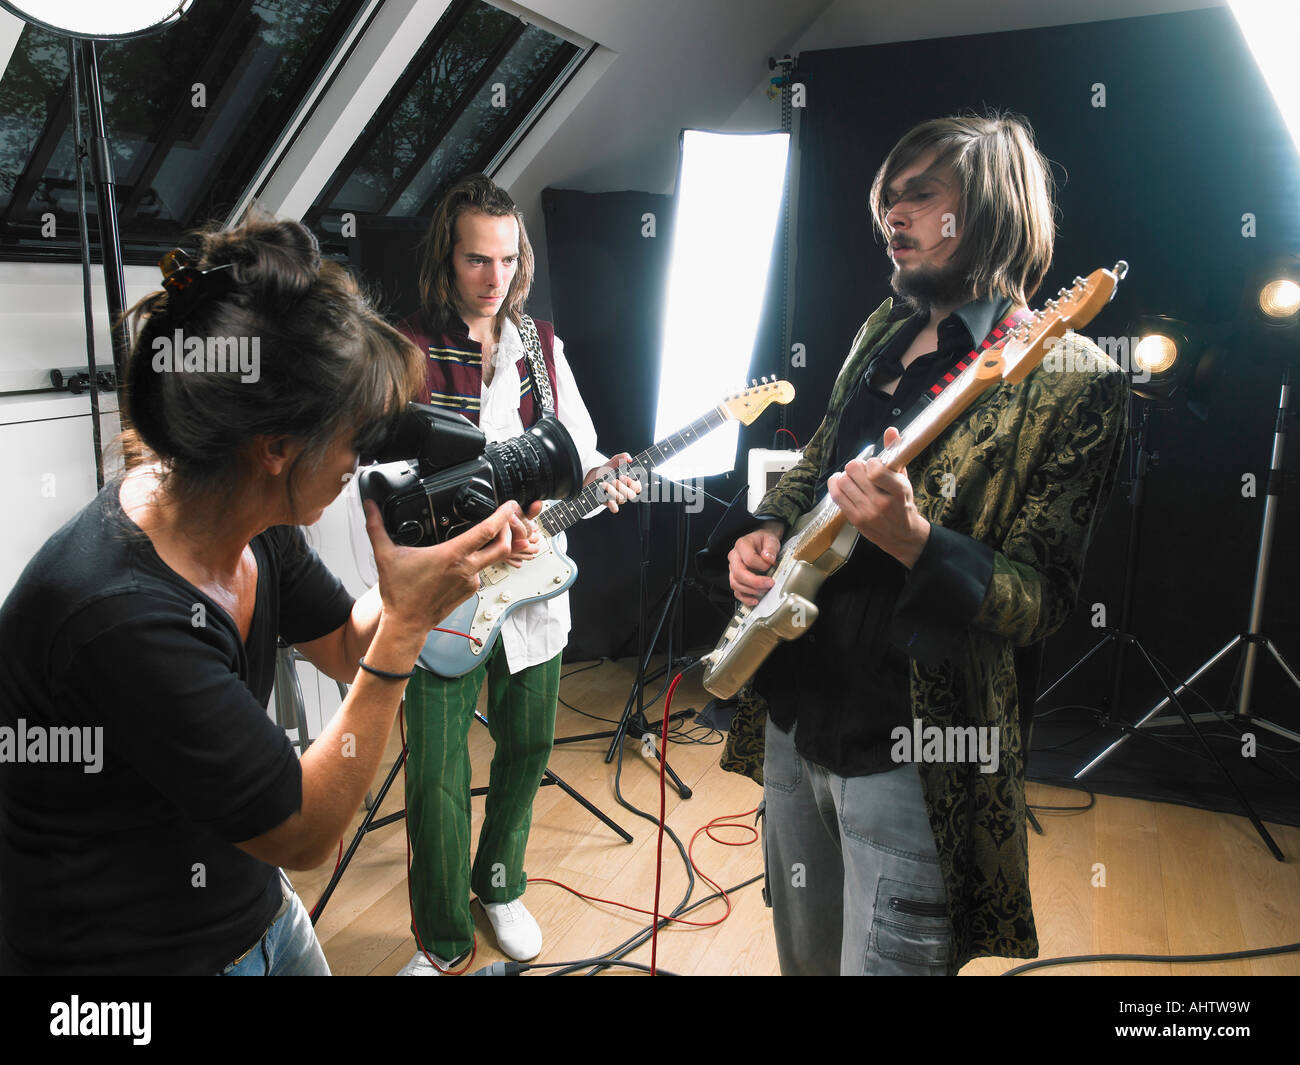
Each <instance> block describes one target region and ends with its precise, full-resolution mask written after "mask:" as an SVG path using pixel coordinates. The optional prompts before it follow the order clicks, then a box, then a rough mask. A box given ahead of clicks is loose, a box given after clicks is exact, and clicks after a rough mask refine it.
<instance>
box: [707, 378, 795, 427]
mask: <svg viewBox="0 0 1300 1065" xmlns="http://www.w3.org/2000/svg"><path fill="white" fill-rule="evenodd" d="M792 399H794V385H792V384H791V383H790V382H789V381H777V380H775V379H773V380H771V381H769V380H768V379H767V378H766V377H764V378H763V380H762V382H761V383H760V382H758V381H755V382H754V383H753V384H752V385H750V386H749V387H748V388H747V389H745V390H744V391H743V392H737V393H736V394H735V395H734V396H728V397H727V398H726V399H724V400H723V401H722V402H721V403H720V404H718V406H719V407H720V408H721V409H722V412H723V413H724V414H726V415H727V417H729V418H734V419H735V420H736V421H738V422H742V423H744V424H745V425H749V424H750V423H752V422H753V421H754V419H755V418H757V417H758V416H759V415H760V414H762V413H763V411H765V410H767V408H768V407H769V406H771V405H772V404H773V403H780V404H782V405H784V404H786V403H789V402H790V401H791V400H792Z"/></svg>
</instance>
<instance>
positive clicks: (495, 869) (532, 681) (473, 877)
mask: <svg viewBox="0 0 1300 1065" xmlns="http://www.w3.org/2000/svg"><path fill="white" fill-rule="evenodd" d="M484 678H486V679H487V683H488V705H487V719H488V730H489V732H491V734H492V739H493V742H495V744H496V752H495V753H494V754H493V756H492V768H491V770H490V773H489V776H488V793H487V805H486V811H485V816H484V820H483V830H482V833H481V834H480V835H479V843H478V854H477V855H476V856H475V859H474V865H473V869H472V870H471V867H470V859H469V850H470V802H469V800H470V795H469V789H470V763H469V730H470V726H471V724H472V723H473V721H474V709H475V707H476V706H477V705H478V696H479V689H480V688H482V686H483V680H484ZM559 694H560V656H559V655H556V656H555V657H554V658H552V659H551V660H550V661H549V662H544V663H542V664H541V665H539V666H530V667H529V668H528V669H524V670H520V672H518V673H515V674H513V675H512V674H511V673H510V670H509V667H508V666H507V665H506V653H505V650H504V649H503V648H502V646H501V641H500V640H498V641H497V643H496V646H495V647H493V648H492V650H491V651H489V652H488V655H487V660H486V661H485V662H483V663H482V664H481V665H480V666H479V667H478V668H477V669H475V670H474V671H473V672H472V673H467V674H466V675H465V676H463V677H460V678H458V679H456V680H445V679H443V678H442V677H439V676H436V675H435V674H433V673H430V672H429V671H428V670H425V669H416V671H415V676H414V677H412V678H411V680H410V682H409V683H408V684H407V686H406V745H407V756H406V819H407V826H408V830H409V832H410V834H411V905H412V908H413V917H414V927H413V928H412V931H413V932H415V933H416V935H417V936H418V938H419V941H420V942H421V943H422V944H423V946H424V949H425V950H427V951H429V952H430V953H431V954H437V955H438V956H439V957H442V958H446V959H448V960H452V959H455V958H456V957H458V956H459V955H461V954H463V953H464V952H465V951H467V950H468V949H469V948H470V945H471V944H472V942H473V938H474V918H473V916H472V915H471V913H470V908H469V904H470V891H471V890H472V891H473V892H474V894H475V895H477V896H478V897H479V899H480V900H482V901H484V902H510V901H511V900H512V899H517V898H518V897H519V896H520V895H522V894H523V893H524V887H525V886H526V885H527V883H528V877H527V876H526V875H525V873H524V851H525V849H526V848H527V846H528V829H529V827H530V825H531V824H532V816H533V797H534V796H535V795H536V794H537V789H538V787H539V786H540V785H541V782H542V773H543V772H544V771H545V769H546V763H547V760H548V759H549V758H550V754H551V743H552V741H553V740H554V739H555V706H556V701H557V700H558V698H559ZM417 929H418V931H417Z"/></svg>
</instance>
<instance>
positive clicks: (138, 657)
mask: <svg viewBox="0 0 1300 1065" xmlns="http://www.w3.org/2000/svg"><path fill="white" fill-rule="evenodd" d="M76 627H77V628H79V629H80V630H81V631H82V632H83V633H84V632H89V633H90V635H89V638H86V639H84V640H77V641H75V643H73V644H71V645H70V646H71V647H73V648H75V650H73V651H72V653H71V654H70V656H69V658H68V660H67V661H65V662H64V663H61V664H56V670H55V672H54V675H55V676H56V677H57V678H58V680H57V681H56V683H55V685H54V691H53V693H52V694H53V697H54V698H53V704H54V705H55V706H60V707H62V716H64V717H65V718H66V719H67V720H68V722H69V723H75V724H78V725H83V726H91V727H96V726H102V728H103V730H104V731H103V744H102V745H103V750H104V752H105V769H106V770H111V769H113V768H114V766H113V763H114V762H115V761H119V760H120V762H121V763H125V764H126V765H128V766H129V767H130V769H131V770H134V772H135V773H136V774H138V775H139V776H140V777H142V778H144V779H145V780H146V781H148V782H149V784H151V785H152V786H153V787H155V788H157V789H158V791H159V792H160V793H161V794H162V795H163V796H165V797H166V798H167V799H168V800H169V801H170V802H171V803H173V804H174V805H175V806H176V807H177V808H178V809H180V810H181V811H182V812H183V813H184V814H185V816H187V817H188V818H189V819H190V820H192V821H194V822H196V823H199V824H204V825H207V826H208V827H209V828H211V830H212V831H213V832H215V833H216V834H217V835H219V836H221V837H222V838H223V839H225V840H227V841H228V842H231V843H237V842H240V841H242V840H247V839H252V838H253V837H254V836H259V835H261V834H262V833H263V832H267V831H269V830H270V829H272V828H274V827H275V826H276V825H279V824H280V823H282V822H283V821H284V820H285V819H286V818H288V817H289V816H290V815H291V814H293V813H294V812H296V811H297V810H299V809H300V808H301V807H302V770H301V768H300V767H299V765H298V758H297V756H296V755H295V753H294V750H293V747H292V745H291V744H290V742H289V740H288V737H287V736H286V735H285V733H284V731H283V730H282V729H281V728H279V727H278V726H277V725H276V724H275V722H273V721H272V720H271V719H270V717H268V715H267V713H266V709H265V708H264V707H263V706H262V705H261V704H260V703H259V702H258V701H257V699H256V698H255V697H254V695H253V693H252V692H251V691H250V690H249V689H248V687H247V685H246V684H245V683H244V682H243V681H242V680H241V679H240V678H239V676H238V674H237V673H236V671H235V669H234V668H233V667H234V665H235V663H234V662H232V654H233V653H234V652H233V651H232V649H231V648H230V647H228V646H226V640H227V637H225V636H224V635H223V634H222V633H221V632H220V630H219V629H217V628H216V627H211V626H202V625H200V626H198V627H195V626H194V625H193V624H192V618H191V615H190V614H188V613H186V612H184V611H183V610H181V609H180V607H179V605H178V604H171V603H166V602H159V601H158V600H157V599H155V598H152V597H150V596H147V595H143V594H142V595H125V596H114V597H112V598H111V599H110V600H107V601H102V602H101V603H100V604H97V605H96V606H95V607H93V608H90V609H89V610H88V611H86V612H84V613H83V615H82V617H81V618H79V619H77V626H76Z"/></svg>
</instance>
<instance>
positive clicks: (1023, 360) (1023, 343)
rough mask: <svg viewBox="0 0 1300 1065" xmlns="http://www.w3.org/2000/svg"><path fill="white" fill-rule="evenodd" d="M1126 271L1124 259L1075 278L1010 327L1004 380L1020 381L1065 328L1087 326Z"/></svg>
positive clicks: (1005, 348) (1004, 357)
mask: <svg viewBox="0 0 1300 1065" xmlns="http://www.w3.org/2000/svg"><path fill="white" fill-rule="evenodd" d="M1127 273H1128V263H1126V262H1125V261H1124V260H1123V259H1121V260H1120V261H1119V262H1117V263H1116V264H1115V265H1114V266H1113V267H1112V268H1111V269H1109V270H1106V269H1101V270H1094V271H1093V272H1092V273H1091V274H1089V275H1088V276H1087V277H1086V278H1083V277H1076V278H1075V279H1074V284H1072V285H1071V286H1070V287H1069V288H1063V289H1061V291H1060V292H1058V293H1057V294H1056V299H1054V300H1048V301H1047V302H1046V303H1045V304H1044V305H1043V307H1042V309H1041V310H1038V311H1035V312H1034V315H1033V317H1032V318H1030V319H1029V320H1028V321H1026V322H1022V323H1021V324H1020V325H1019V326H1017V327H1016V328H1015V329H1013V330H1012V331H1011V333H1010V335H1009V336H1008V337H1007V339H1006V341H1005V342H1004V343H1003V344H1002V347H1001V350H1002V362H1003V371H1002V376H1003V379H1004V380H1005V381H1006V382H1007V383H1008V384H1013V385H1014V384H1019V383H1020V382H1021V381H1023V380H1024V379H1025V378H1026V377H1028V376H1029V373H1030V371H1031V370H1033V369H1034V368H1035V367H1036V366H1037V365H1038V364H1039V363H1040V362H1042V360H1043V356H1044V355H1045V354H1046V352H1047V342H1048V341H1049V340H1052V339H1054V338H1056V337H1060V336H1064V335H1065V331H1066V330H1067V329H1074V328H1078V327H1081V326H1085V325H1087V324H1088V323H1089V322H1091V321H1092V320H1093V319H1094V318H1095V317H1096V316H1097V314H1098V313H1099V312H1100V311H1101V309H1102V308H1103V307H1104V306H1106V304H1107V303H1108V302H1109V301H1110V298H1111V297H1112V296H1113V295H1114V294H1115V287H1116V286H1117V285H1118V284H1119V282H1120V280H1121V279H1122V278H1123V277H1124V275H1125V274H1127Z"/></svg>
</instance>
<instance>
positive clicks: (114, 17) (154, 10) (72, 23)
mask: <svg viewBox="0 0 1300 1065" xmlns="http://www.w3.org/2000/svg"><path fill="white" fill-rule="evenodd" d="M193 3H194V0H111V2H109V3H88V2H87V0H23V2H22V3H20V4H16V3H11V2H10V0H0V7H3V8H5V9H6V10H8V11H12V12H13V13H14V14H15V15H17V16H18V17H19V18H20V19H23V20H25V21H27V22H30V23H31V24H32V25H34V26H40V27H41V28H42V29H47V30H51V31H53V32H54V33H57V34H59V35H60V36H63V37H78V38H81V39H82V40H93V41H119V40H127V39H129V38H132V37H143V36H145V35H147V34H150V33H155V32H157V31H158V30H161V29H163V28H165V27H167V26H170V25H171V24H172V23H173V22H175V21H177V20H178V19H179V18H180V17H181V16H182V15H184V14H185V12H186V11H187V10H188V9H189V7H190V5H191V4H193Z"/></svg>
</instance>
